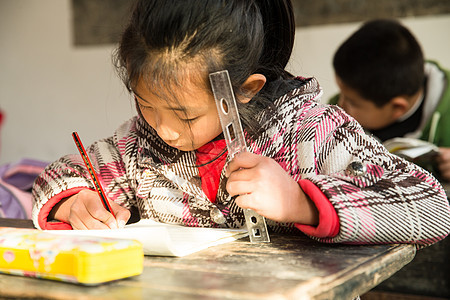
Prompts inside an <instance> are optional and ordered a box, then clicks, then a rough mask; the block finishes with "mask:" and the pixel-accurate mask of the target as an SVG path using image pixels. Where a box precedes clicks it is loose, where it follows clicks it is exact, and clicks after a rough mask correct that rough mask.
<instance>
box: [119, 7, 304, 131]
mask: <svg viewBox="0 0 450 300" xmlns="http://www.w3.org/2000/svg"><path fill="white" fill-rule="evenodd" d="M294 34H295V23H294V15H293V10H292V4H291V2H290V0H183V1H179V0H140V1H137V2H136V4H135V7H134V10H133V13H132V16H131V19H130V22H129V24H128V26H127V27H126V29H125V31H124V33H123V35H122V39H121V41H120V43H119V47H118V49H117V51H116V53H115V57H114V60H115V65H116V68H117V70H118V73H119V75H120V77H121V78H122V80H123V81H124V83H125V85H126V86H127V88H128V90H129V91H130V92H131V91H133V89H134V88H135V87H136V85H137V82H138V81H139V80H141V79H143V80H145V82H146V83H147V84H148V86H149V87H150V90H152V91H157V92H158V93H160V92H162V93H164V94H163V95H164V96H166V97H170V96H173V95H171V91H170V90H168V87H169V88H170V87H173V86H174V85H175V86H182V85H183V78H184V77H186V76H193V75H194V76H201V78H200V79H202V80H204V82H205V84H206V86H205V87H206V88H208V89H209V79H208V74H209V73H211V72H215V71H219V70H223V69H227V70H228V72H229V74H230V78H231V81H232V86H233V88H234V91H235V93H236V94H242V93H245V91H241V90H240V87H241V85H242V84H243V83H244V82H245V80H246V79H247V78H248V77H249V76H250V75H251V74H254V73H261V74H263V75H264V76H266V78H267V81H268V82H271V81H275V80H276V79H279V78H289V77H292V75H291V74H289V73H288V72H287V71H285V69H284V68H285V66H286V64H287V62H288V60H289V58H290V56H291V52H292V47H293V44H294ZM192 62H194V63H195V65H196V67H197V66H198V70H199V71H200V72H198V74H186V71H187V68H186V64H187V63H190V64H192ZM190 78H191V77H190ZM175 98H176V97H175ZM267 98H268V97H264V89H263V91H261V92H260V93H259V94H258V96H257V97H255V98H254V99H253V100H252V101H250V102H249V103H248V104H246V105H245V106H241V105H240V107H239V110H240V113H241V119H242V123H243V125H244V127H246V129H247V130H249V131H252V129H256V128H258V124H256V123H255V120H254V119H253V118H254V116H255V111H256V110H260V109H262V108H264V107H267V106H269V105H270V100H272V99H267Z"/></svg>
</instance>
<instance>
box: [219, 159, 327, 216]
mask: <svg viewBox="0 0 450 300" xmlns="http://www.w3.org/2000/svg"><path fill="white" fill-rule="evenodd" d="M226 176H227V177H228V182H227V191H228V193H230V195H231V196H235V195H239V196H238V197H237V198H236V200H235V201H236V204H237V205H238V206H240V207H241V208H244V209H245V208H250V209H252V210H254V211H256V212H257V213H258V214H260V215H262V216H264V217H266V218H268V219H271V220H273V221H277V222H294V223H300V224H306V225H317V224H318V220H319V217H318V215H319V214H318V211H317V208H316V207H315V205H314V203H313V202H312V201H311V199H310V198H309V197H308V196H307V195H306V194H305V193H304V192H303V190H302V189H301V188H300V185H299V184H298V183H297V182H296V181H295V180H294V179H292V177H290V176H289V174H288V173H287V172H286V171H285V170H284V169H283V168H282V167H281V166H280V165H279V164H278V163H277V162H276V161H275V160H273V159H271V158H268V157H265V156H261V155H257V154H254V153H251V152H241V153H239V154H237V155H236V156H235V157H234V158H233V160H232V161H231V162H230V163H229V164H228V168H227V170H226Z"/></svg>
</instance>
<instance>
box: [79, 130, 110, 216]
mask: <svg viewBox="0 0 450 300" xmlns="http://www.w3.org/2000/svg"><path fill="white" fill-rule="evenodd" d="M72 137H73V140H74V141H75V144H76V145H77V148H78V151H79V152H80V155H81V157H82V158H83V161H84V164H85V165H86V168H87V169H88V171H89V175H91V178H92V182H93V183H94V186H95V189H96V190H97V194H98V195H99V196H100V199H101V200H102V203H103V206H104V207H105V209H106V210H107V211H109V212H110V213H111V214H112V215H113V217H114V218H115V217H116V216H115V215H114V212H113V210H112V209H111V206H110V205H109V202H108V200H107V199H106V195H105V191H103V188H102V186H101V185H100V182H99V181H98V177H97V174H95V171H94V168H93V167H92V164H91V161H90V160H89V156H87V153H86V150H85V149H84V147H83V144H82V143H81V139H80V137H79V136H78V133H77V132H72Z"/></svg>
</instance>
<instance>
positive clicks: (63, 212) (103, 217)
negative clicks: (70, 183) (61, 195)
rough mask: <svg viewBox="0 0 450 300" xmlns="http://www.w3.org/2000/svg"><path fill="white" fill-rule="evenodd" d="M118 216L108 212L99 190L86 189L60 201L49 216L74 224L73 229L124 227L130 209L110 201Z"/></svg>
mask: <svg viewBox="0 0 450 300" xmlns="http://www.w3.org/2000/svg"><path fill="white" fill-rule="evenodd" d="M109 205H110V206H111V209H112V210H113V212H114V214H115V216H116V218H114V216H113V215H112V214H111V213H110V212H108V211H107V210H106V209H105V207H104V206H103V203H102V201H101V199H100V197H99V195H98V194H97V192H95V191H92V190H89V189H85V190H82V191H80V192H79V193H77V194H75V195H72V196H70V197H68V198H66V199H64V200H62V201H60V202H59V203H58V204H57V205H56V206H55V207H54V208H53V209H52V213H51V214H50V215H49V218H52V217H53V218H54V219H56V220H59V221H63V222H66V223H69V224H70V225H72V228H73V229H116V228H123V227H124V226H125V224H126V223H127V221H128V219H129V218H130V215H131V213H130V211H129V210H128V209H126V208H124V207H122V206H120V205H119V204H117V203H115V202H113V201H109Z"/></svg>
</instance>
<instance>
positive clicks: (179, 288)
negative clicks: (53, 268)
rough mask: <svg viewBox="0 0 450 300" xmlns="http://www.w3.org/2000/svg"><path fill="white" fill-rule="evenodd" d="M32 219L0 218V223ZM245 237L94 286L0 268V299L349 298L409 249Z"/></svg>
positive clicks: (156, 260)
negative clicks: (15, 273) (258, 241)
mask: <svg viewBox="0 0 450 300" xmlns="http://www.w3.org/2000/svg"><path fill="white" fill-rule="evenodd" d="M12 225H17V226H22V227H27V225H28V226H30V225H31V223H30V221H23V220H15V221H14V220H13V221H12V220H5V219H3V220H1V219H0V226H12ZM271 239H272V242H271V243H263V244H252V243H250V242H249V241H248V238H245V239H242V240H239V241H236V242H232V243H229V244H225V245H220V246H216V247H211V248H209V249H206V250H203V251H200V252H197V253H194V254H191V255H188V256H185V257H182V258H170V257H146V258H145V261H144V272H143V273H142V274H141V275H139V276H136V277H133V278H128V279H124V280H119V281H116V282H112V283H108V284H104V285H100V286H97V287H84V286H78V285H75V284H69V283H62V282H55V281H50V280H40V279H34V278H25V277H20V276H12V275H0V298H1V297H2V296H3V297H11V298H14V297H19V298H39V299H41V298H43V299H48V298H51V299H107V300H111V299H127V300H132V299H199V298H201V299H205V298H206V299H352V298H353V297H355V296H356V295H358V294H363V293H365V292H366V291H368V290H370V289H372V288H373V287H374V286H376V285H377V284H379V283H380V282H382V281H383V280H385V279H387V278H388V277H390V276H391V275H393V274H394V273H395V272H397V271H398V270H399V269H401V268H402V267H403V266H404V265H406V264H407V263H409V262H410V261H411V260H412V259H413V258H414V255H415V248H414V247H413V246H411V245H376V246H350V245H331V244H321V243H318V242H315V241H313V240H311V239H309V238H307V237H306V236H304V235H295V236H292V235H291V236H287V235H279V234H278V235H275V234H273V235H272V236H271Z"/></svg>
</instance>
